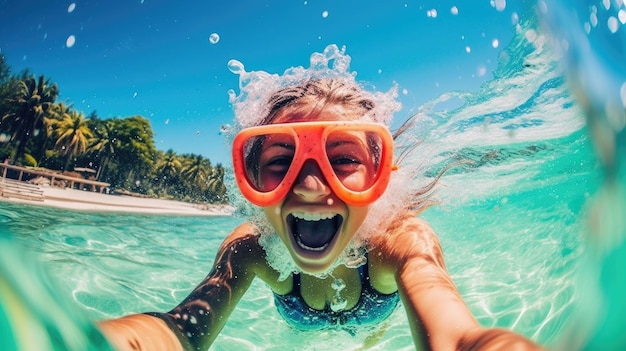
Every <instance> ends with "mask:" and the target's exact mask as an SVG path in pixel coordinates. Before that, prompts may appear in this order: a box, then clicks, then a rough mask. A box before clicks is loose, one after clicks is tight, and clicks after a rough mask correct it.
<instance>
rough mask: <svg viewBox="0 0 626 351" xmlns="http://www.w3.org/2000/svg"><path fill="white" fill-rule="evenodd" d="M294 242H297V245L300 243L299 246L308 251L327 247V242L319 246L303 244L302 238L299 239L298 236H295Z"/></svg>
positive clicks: (322, 249)
mask: <svg viewBox="0 0 626 351" xmlns="http://www.w3.org/2000/svg"><path fill="white" fill-rule="evenodd" d="M296 242H297V243H298V245H300V247H302V248H303V249H306V250H309V251H324V250H325V249H326V248H327V247H328V244H324V246H320V247H310V246H306V245H304V243H303V242H302V240H300V237H296Z"/></svg>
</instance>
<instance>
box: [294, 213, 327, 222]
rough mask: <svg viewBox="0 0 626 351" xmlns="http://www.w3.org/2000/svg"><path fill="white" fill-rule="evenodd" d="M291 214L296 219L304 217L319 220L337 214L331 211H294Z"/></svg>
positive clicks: (309, 219)
mask: <svg viewBox="0 0 626 351" xmlns="http://www.w3.org/2000/svg"><path fill="white" fill-rule="evenodd" d="M291 215H292V216H294V217H295V218H298V219H304V220H305V221H319V220H322V219H331V218H333V217H335V216H336V215H337V214H336V213H331V212H313V213H307V212H294V213H292V214H291Z"/></svg>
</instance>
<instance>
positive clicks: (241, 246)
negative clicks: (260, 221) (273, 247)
mask: <svg viewBox="0 0 626 351" xmlns="http://www.w3.org/2000/svg"><path fill="white" fill-rule="evenodd" d="M215 261H216V264H219V263H220V262H224V261H228V263H229V264H230V265H232V264H236V265H240V266H243V267H244V268H246V269H247V268H252V267H253V266H255V265H257V264H259V263H260V262H263V261H265V252H264V251H263V249H262V248H261V246H260V245H259V231H258V230H257V228H256V226H254V225H253V224H252V223H243V224H241V225H239V226H238V227H236V228H235V229H234V230H233V231H232V232H231V233H230V234H229V235H228V236H227V237H226V238H225V239H224V241H222V244H221V245H220V247H219V249H218V251H217V257H216V260H215Z"/></svg>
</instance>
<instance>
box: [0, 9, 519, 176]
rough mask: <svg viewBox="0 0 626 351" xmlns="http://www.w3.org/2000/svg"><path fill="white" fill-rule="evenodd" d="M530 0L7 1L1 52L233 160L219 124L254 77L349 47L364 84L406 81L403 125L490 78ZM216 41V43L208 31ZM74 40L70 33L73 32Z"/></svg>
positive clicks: (88, 102) (77, 93)
mask: <svg viewBox="0 0 626 351" xmlns="http://www.w3.org/2000/svg"><path fill="white" fill-rule="evenodd" d="M528 7H529V5H528V4H525V3H524V1H523V0H517V1H512V0H508V1H506V0H464V1H459V0H457V1H447V0H404V1H395V0H385V1H381V0H377V1H375V0H361V1H337V0H335V1H331V0H297V1H287V0H284V1H276V0H266V1H249V0H247V1H244V0H233V1H230V0H229V1H206V0H190V1H165V0H123V1H122V0H112V1H96V0H92V1H57V0H51V1H43V0H37V1H34V0H0V9H1V11H0V52H2V54H4V55H5V56H6V59H7V62H8V63H9V65H10V66H11V68H12V72H13V73H17V72H19V71H21V70H22V69H25V68H28V69H30V70H31V72H32V73H34V74H36V75H40V74H44V75H45V76H46V77H49V78H51V79H52V81H54V82H56V83H57V84H58V85H59V88H60V91H61V97H60V98H59V100H61V101H65V102H66V103H71V104H72V105H73V106H74V108H75V109H77V110H79V111H83V112H84V113H85V115H88V114H90V113H91V112H92V111H94V110H95V111H96V112H97V114H98V115H99V116H100V117H101V118H110V117H128V116H134V115H141V116H144V117H146V118H148V119H149V120H150V121H151V123H152V127H153V130H154V132H155V143H156V146H157V148H158V149H161V150H167V149H169V148H171V149H173V150H174V151H176V152H177V153H179V154H182V153H196V154H202V155H204V156H206V157H208V158H209V159H211V161H212V162H213V163H218V162H219V163H222V164H224V165H230V158H229V157H230V156H229V150H228V147H227V145H225V143H224V138H223V137H222V136H221V135H220V134H219V129H220V126H221V125H223V124H227V123H230V122H231V121H232V119H233V113H232V108H231V106H230V105H229V103H228V94H227V91H228V89H235V90H238V89H237V87H238V76H237V75H235V74H232V73H231V72H230V71H229V70H228V68H227V63H228V61H229V60H230V59H237V60H239V61H241V62H242V63H243V64H244V65H245V67H246V70H248V71H250V70H264V71H267V72H270V73H282V72H283V71H284V70H285V69H287V68H289V67H291V66H305V67H308V63H309V57H310V55H311V53H313V52H321V51H322V50H323V49H324V47H326V46H327V45H329V44H337V45H338V46H340V47H341V46H344V45H345V46H346V53H347V54H348V55H349V56H351V57H352V65H351V68H352V70H353V71H356V72H357V80H360V81H365V82H368V83H372V84H374V85H375V86H376V88H377V89H379V90H383V91H387V90H388V89H389V88H390V87H391V86H392V85H393V84H394V83H397V84H398V86H399V88H400V91H401V101H402V103H403V106H404V109H403V111H401V112H400V113H399V114H398V115H397V116H396V120H401V119H403V118H404V117H406V116H408V115H409V114H410V111H411V110H414V109H416V108H417V107H419V106H420V105H421V104H422V103H424V102H426V101H428V100H430V99H432V98H435V97H437V96H439V95H440V94H441V93H444V92H448V91H452V90H470V91H471V90H476V89H477V88H478V87H479V86H480V84H481V83H482V82H484V81H485V80H489V79H491V78H492V74H491V72H492V71H493V70H494V69H495V68H496V66H497V60H498V55H499V53H500V52H501V51H502V50H503V49H504V48H505V47H506V45H508V43H509V41H510V40H511V38H512V36H513V34H514V31H515V25H514V22H515V19H516V17H517V18H520V19H521V20H523V19H524V15H525V14H526V13H527V12H526V10H525V9H526V8H528ZM213 33H216V34H217V35H218V36H219V40H218V41H217V42H215V43H212V42H211V40H210V39H209V38H210V36H211V34H213ZM71 36H73V37H72V38H73V40H72V38H70V37H71Z"/></svg>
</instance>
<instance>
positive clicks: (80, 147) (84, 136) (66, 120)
mask: <svg viewBox="0 0 626 351" xmlns="http://www.w3.org/2000/svg"><path fill="white" fill-rule="evenodd" d="M52 124H53V129H54V136H55V137H56V143H55V144H54V146H55V147H56V148H57V149H58V150H59V151H60V153H61V156H64V157H65V162H64V165H65V167H64V169H65V170H67V167H68V165H69V163H70V160H71V159H72V157H74V156H78V155H81V154H83V153H84V152H85V151H86V150H87V146H89V141H90V140H91V138H93V133H92V132H91V129H89V126H88V125H87V120H86V119H85V115H83V113H82V112H77V111H74V110H70V111H69V112H66V113H64V114H63V116H61V119H59V120H54V121H53V122H52Z"/></svg>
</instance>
